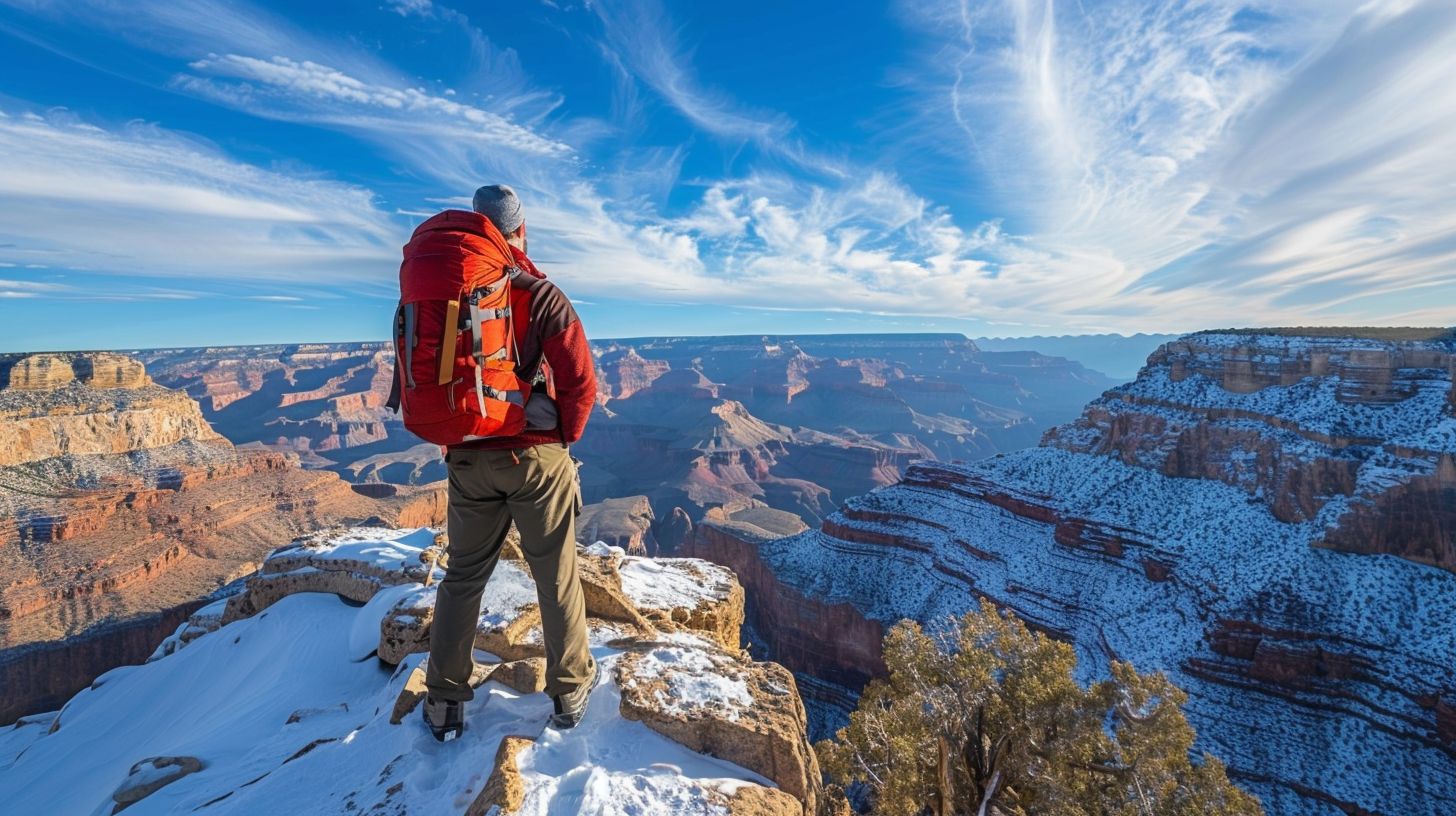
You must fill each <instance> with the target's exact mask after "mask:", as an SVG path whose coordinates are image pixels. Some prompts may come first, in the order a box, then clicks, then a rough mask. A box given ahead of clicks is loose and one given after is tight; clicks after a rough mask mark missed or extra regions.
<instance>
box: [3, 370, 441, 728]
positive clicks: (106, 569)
mask: <svg viewBox="0 0 1456 816" xmlns="http://www.w3.org/2000/svg"><path fill="white" fill-rule="evenodd" d="M0 381H3V382H5V383H7V387H6V388H4V389H3V390H0V545H3V547H0V649H3V650H4V651H3V652H0V684H3V685H4V687H5V689H6V694H5V699H4V701H3V706H0V721H9V720H12V719H14V717H15V716H18V715H19V714H23V713H26V712H28V711H33V710H35V708H36V707H37V706H44V705H47V704H53V703H54V702H55V701H56V700H57V699H58V698H59V699H64V698H65V696H68V695H69V694H71V693H73V692H74V691H75V690H76V688H78V687H80V686H84V685H85V684H86V683H88V682H90V681H91V678H93V677H94V676H95V675H96V674H99V673H100V672H102V671H104V670H106V669H108V668H110V667H112V666H114V665H118V664H120V663H124V662H128V661H134V660H139V659H141V658H143V657H145V656H146V653H147V652H149V651H150V650H151V648H152V647H153V646H155V644H156V642H157V641H158V640H160V639H161V637H162V636H164V635H165V631H164V630H165V629H168V628H170V627H171V626H173V625H175V617H176V616H177V615H179V614H185V613H186V612H187V611H190V609H192V608H194V606H195V603H196V599H198V598H199V597H201V596H203V595H206V594H207V593H209V592H212V591H213V590H216V589H217V588H218V587H220V586H222V585H224V584H226V583H228V582H229V581H232V580H234V579H236V578H238V577H240V576H242V575H244V574H246V573H248V572H250V571H252V570H253V569H255V568H256V566H257V564H258V562H259V561H260V560H261V559H262V557H263V556H264V555H265V554H266V553H267V551H268V548H269V546H270V542H271V541H276V540H277V538H278V537H280V536H291V535H294V534H296V533H298V532H300V531H304V530H308V529H313V528H316V527H318V526H321V525H326V524H332V523H336V522H338V521H342V520H349V519H352V520H357V521H363V520H365V519H369V518H379V519H386V520H390V521H395V522H402V523H434V522H435V521H437V520H438V519H440V518H441V517H442V516H441V513H442V510H443V502H442V500H441V497H440V495H439V490H438V489H433V488H431V489H426V488H405V489H402V490H396V491H395V495H392V496H389V497H383V498H380V497H368V496H365V495H361V494H360V493H358V492H356V491H354V490H351V489H350V487H349V485H348V484H346V483H345V482H343V481H342V480H340V479H339V478H338V477H337V476H335V475H334V474H332V473H327V472H320V471H308V470H303V469H301V468H299V467H298V463H297V460H296V459H295V458H293V457H290V456H288V455H286V454H283V453H277V452H272V451H264V450H240V449H236V448H234V447H233V446H232V444H231V443H230V442H228V441H227V440H226V439H224V438H222V437H221V436H219V435H218V434H217V433H216V432H214V431H213V429H212V428H211V426H210V425H209V423H208V422H207V420H206V419H205V418H204V417H203V415H202V412H201V410H200V409H199V407H198V404H197V403H196V402H194V401H193V400H192V399H190V398H189V397H188V396H187V395H186V394H183V393H180V392H177V391H172V390H169V389H167V388H164V387H161V386H159V385H155V384H153V383H152V382H151V380H150V378H149V377H148V376H147V374H146V371H145V370H144V369H143V367H142V366H141V364H139V363H137V362H136V361H135V360H134V359H132V358H130V357H127V356H125V355H118V354H109V353H67V354H33V355H10V356H6V357H0ZM103 622H104V623H105V624H106V625H105V626H104V627H101V628H96V627H98V625H99V624H102V623H103ZM93 628H96V630H95V631H92V630H93ZM58 639H64V640H63V641H61V642H58V643H47V642H51V641H57V640H58ZM41 643H47V645H44V646H40V645H36V646H28V647H27V648H24V649H19V648H18V647H21V646H26V645H27V644H41Z"/></svg>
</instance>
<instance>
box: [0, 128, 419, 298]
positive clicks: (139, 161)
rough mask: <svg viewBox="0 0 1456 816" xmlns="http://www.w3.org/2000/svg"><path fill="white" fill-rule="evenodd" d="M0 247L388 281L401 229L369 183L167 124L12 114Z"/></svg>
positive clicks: (274, 274) (141, 270) (106, 264)
mask: <svg viewBox="0 0 1456 816" xmlns="http://www.w3.org/2000/svg"><path fill="white" fill-rule="evenodd" d="M0 244H3V245H5V247H4V248H0V257H6V259H7V262H23V261H25V260H28V259H30V258H31V257H33V256H35V255H37V254H40V255H44V256H45V258H46V259H47V263H48V264H49V265H51V266H65V267H70V268H74V269H89V270H95V271H100V272H126V273H132V274H141V275H161V276H194V277H202V278H223V279H238V278H257V279H282V280H296V279H299V278H300V277H303V278H305V279H307V278H312V279H335V280H337V279H341V278H347V277H361V278H365V279H368V278H375V279H378V280H384V279H387V278H388V275H389V273H390V272H391V271H392V269H391V262H392V260H393V258H394V257H395V253H396V252H397V248H396V247H397V244H398V228H397V227H396V226H395V225H394V224H393V223H392V222H391V220H390V219H389V217H388V216H387V215H385V214H384V213H381V212H380V211H379V210H378V209H376V207H375V205H374V201H373V196H372V195H371V194H370V193H369V191H367V190H364V189H361V188H358V187H354V186H351V185H346V184H340V183H337V182H330V181H324V180H318V179H308V178H298V177H295V176H290V175H284V174H281V173H276V172H272V171H268V170H263V169H261V168H258V167H255V166H252V165H248V164H243V163H240V162H237V161H234V160H232V159H229V158H227V157H226V156H223V155H222V154H220V153H219V152H217V151H216V150H215V149H213V148H211V147H209V146H208V145H206V144H203V143H200V142H196V141H192V140H189V139H187V138H185V137H184V136H182V135H180V134H177V133H175V132H170V131H167V130H164V129H162V128H158V127H155V126H149V125H143V124H135V123H133V124H131V125H128V126H126V127H122V128H118V129H115V130H105V129H102V128H99V127H96V126H94V125H92V124H89V123H85V122H82V121H79V120H76V119H74V118H73V117H69V116H66V115H64V114H59V113H53V114H50V115H48V116H43V117H41V116H34V117H32V116H10V117H6V118H3V119H0Z"/></svg>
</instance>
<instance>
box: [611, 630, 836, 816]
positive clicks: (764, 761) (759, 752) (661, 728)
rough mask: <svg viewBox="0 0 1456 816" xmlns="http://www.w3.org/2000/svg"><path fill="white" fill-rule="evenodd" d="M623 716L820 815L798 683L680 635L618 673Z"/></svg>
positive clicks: (631, 655)
mask: <svg viewBox="0 0 1456 816" xmlns="http://www.w3.org/2000/svg"><path fill="white" fill-rule="evenodd" d="M616 681H617V685H618V686H619V687H620V688H621V694H622V703H621V711H622V716H624V717H626V718H627V719H630V720H638V721H640V722H642V723H644V724H645V725H647V726H648V727H649V728H651V729H652V730H654V731H656V732H658V733H660V734H662V735H664V736H666V737H669V738H670V739H673V740H676V741H677V742H679V743H681V744H683V745H685V746H687V747H688V748H691V749H693V750H694V751H698V752H700V753H705V754H710V755H712V756H716V757H718V758H720V759H725V760H728V761H729V762H733V763H736V764H738V765H741V766H743V767H745V768H748V769H749V770H751V771H754V772H756V773H759V774H762V775H763V776H765V777H767V778H769V779H772V780H773V781H774V782H775V783H776V784H778V786H779V787H780V788H781V789H782V790H783V791H784V792H785V793H787V794H789V795H790V796H792V797H794V798H795V799H797V800H798V801H799V802H802V803H803V807H804V812H805V813H814V812H816V810H817V807H818V800H819V792H820V774H819V764H818V761H817V760H816V759H815V757H814V752H813V750H812V749H811V748H810V747H809V739H808V728H809V726H808V718H807V716H806V715H805V711H804V706H803V703H802V702H800V700H799V696H798V687H797V685H796V684H795V682H794V676H793V675H792V674H791V673H790V672H789V671H788V670H787V669H785V668H783V667H782V666H779V665H777V664H775V663H748V662H746V661H743V660H742V659H740V658H738V657H737V656H735V655H731V654H728V653H725V652H722V651H720V650H718V649H717V648H715V647H714V646H712V645H711V644H709V643H708V642H706V641H704V640H702V639H700V638H695V637H691V636H678V637H674V638H672V639H671V640H667V641H660V642H658V643H655V644H649V643H644V644H641V645H640V646H639V647H637V648H636V649H633V650H631V651H628V652H627V653H626V654H625V655H623V656H622V658H621V660H620V661H619V662H618V663H617V667H616Z"/></svg>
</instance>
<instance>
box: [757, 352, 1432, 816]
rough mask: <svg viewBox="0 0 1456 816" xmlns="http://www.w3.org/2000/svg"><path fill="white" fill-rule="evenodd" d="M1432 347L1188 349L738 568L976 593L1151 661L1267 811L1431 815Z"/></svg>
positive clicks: (806, 590)
mask: <svg viewBox="0 0 1456 816" xmlns="http://www.w3.org/2000/svg"><path fill="white" fill-rule="evenodd" d="M1453 352H1456V349H1453V344H1452V342H1451V341H1450V340H1430V341H1409V340H1407V341H1392V340H1383V339H1358V338H1356V339H1349V338H1305V337H1291V336H1287V335H1280V334H1211V335H1194V336H1191V337H1189V338H1184V339H1183V340H1180V341H1178V342H1175V343H1171V344H1168V345H1167V346H1165V347H1164V348H1163V349H1161V350H1160V351H1159V352H1158V353H1156V354H1154V355H1153V357H1152V358H1150V360H1149V365H1148V366H1147V367H1146V368H1144V369H1143V371H1142V373H1141V374H1140V375H1139V377H1138V379H1137V381H1136V382H1134V383H1131V384H1129V385H1126V386H1123V387H1120V388H1118V389H1114V390H1113V391H1111V392H1108V394H1106V395H1105V396H1104V397H1103V398H1101V399H1099V400H1097V401H1096V402H1094V403H1093V404H1091V405H1089V406H1088V408H1087V411H1086V412H1085V413H1084V415H1083V417H1082V418H1081V419H1079V420H1078V421H1077V422H1075V423H1072V424H1071V425H1068V426H1065V427H1063V428H1060V429H1057V430H1055V431H1053V432H1051V433H1050V434H1048V437H1047V440H1046V441H1045V442H1044V446H1043V447H1040V448H1035V449H1030V450H1026V451H1021V452H1018V453H1015V454H1009V455H1005V456H998V457H994V458H991V459H987V460H983V461H981V462H977V463H974V464H969V465H942V464H930V463H921V464H920V465H917V466H915V467H913V468H912V469H911V470H910V471H909V472H908V473H907V474H906V477H905V479H904V481H903V482H902V483H901V484H899V485H896V486H894V487H889V488H885V489H882V490H878V491H875V492H873V493H870V494H868V495H865V496H862V497H859V498H857V499H853V500H850V501H849V502H846V503H845V505H844V506H843V507H842V508H841V510H840V512H839V513H837V514H836V515H834V516H833V517H831V518H830V519H828V520H827V521H826V522H825V523H824V525H823V528H822V529H821V530H816V531H812V532H807V533H804V534H801V535H799V536H796V537H793V538H789V539H783V540H779V541H774V542H768V543H762V544H760V545H758V549H757V552H758V558H760V559H761V560H762V562H763V564H764V566H766V567H767V568H768V569H769V570H771V572H772V574H773V575H774V576H775V577H776V580H778V581H780V582H782V583H783V584H784V585H787V586H789V587H792V588H793V589H796V590H798V591H800V592H802V593H803V594H804V595H806V596H807V597H808V598H809V599H812V601H814V602H816V603H818V604H822V605H832V604H838V603H848V604H851V605H852V606H853V607H854V608H856V609H858V610H859V612H860V613H862V614H863V615H864V616H866V617H867V618H870V619H873V620H878V621H882V622H884V623H886V624H889V623H892V622H894V621H895V620H898V619H900V618H904V617H911V618H917V619H920V620H923V621H930V620H934V619H936V618H938V617H941V616H944V615H946V614H951V613H960V612H964V611H965V610H967V609H968V608H970V607H971V606H972V605H973V604H974V603H975V600H974V599H975V596H977V595H980V596H986V597H990V598H992V599H994V600H995V601H997V602H998V603H1001V604H1003V605H1005V606H1007V607H1010V608H1012V609H1014V610H1015V611H1016V612H1018V613H1019V614H1021V615H1022V616H1023V617H1025V618H1027V619H1028V620H1030V621H1031V622H1033V623H1035V624H1036V625H1039V626H1041V627H1044V628H1046V629H1048V630H1051V631H1054V632H1057V633H1060V634H1061V635H1063V636H1065V637H1066V638H1068V639H1069V640H1071V641H1072V642H1074V643H1075V644H1076V646H1077V649H1078V653H1079V656H1080V658H1081V668H1082V670H1083V672H1084V673H1085V674H1086V675H1087V676H1088V677H1089V678H1090V677H1091V676H1093V675H1097V674H1101V673H1105V671H1106V668H1107V665H1108V661H1109V660H1111V659H1114V658H1120V659H1124V660H1130V661H1131V662H1133V663H1134V664H1136V665H1137V666H1138V667H1139V668H1141V669H1144V670H1151V669H1161V670H1164V671H1167V672H1168V673H1169V674H1170V675H1171V676H1172V678H1173V679H1174V680H1175V681H1176V682H1177V683H1178V684H1179V685H1181V686H1183V687H1184V688H1185V689H1187V690H1188V692H1189V693H1190V695H1191V699H1190V702H1189V704H1188V712H1189V716H1190V719H1191V721H1192V723H1193V724H1194V726H1195V727H1196V728H1197V729H1198V732H1199V735H1200V746H1201V747H1202V748H1204V749H1206V750H1208V751H1211V752H1212V753H1214V754H1216V755H1218V756H1219V757H1221V758H1222V759H1224V760H1225V761H1227V762H1228V763H1229V765H1230V766H1231V769H1232V771H1233V773H1234V776H1235V778H1236V779H1237V780H1238V781H1240V782H1241V783H1243V784H1245V785H1247V786H1249V787H1250V788H1251V789H1252V790H1254V791H1255V792H1256V793H1258V794H1259V795H1260V796H1261V797H1263V799H1264V801H1265V804H1266V807H1267V808H1268V810H1269V812H1271V813H1278V814H1286V813H1287V814H1330V815H1331V816H1335V815H1336V814H1342V813H1343V814H1352V813H1362V814H1390V815H1391V816H1395V815H1396V814H1399V815H1400V816H1420V815H1422V814H1425V815H1427V816H1447V815H1448V814H1451V813H1456V679H1453V675H1452V667H1453V666H1456V573H1453V571H1452V570H1453V569H1456V559H1453V557H1452V553H1453V551H1456V459H1453V457H1456V418H1453V410H1456V408H1453V406H1456V391H1453V385H1452V371H1453V368H1456V362H1453V360H1456V357H1453ZM740 570H742V568H740ZM744 574H748V573H747V572H745V573H744ZM753 588H754V587H753V586H752V585H751V586H750V589H751V590H752V589H753ZM770 640H772V636H771V637H770ZM783 657H784V659H787V658H788V656H787V655H784V656H783ZM811 657H812V655H811ZM794 668H796V669H798V670H801V671H802V670H804V669H805V668H806V667H804V666H794ZM826 668H828V669H834V668H837V667H834V666H828V667H826ZM810 670H812V668H810Z"/></svg>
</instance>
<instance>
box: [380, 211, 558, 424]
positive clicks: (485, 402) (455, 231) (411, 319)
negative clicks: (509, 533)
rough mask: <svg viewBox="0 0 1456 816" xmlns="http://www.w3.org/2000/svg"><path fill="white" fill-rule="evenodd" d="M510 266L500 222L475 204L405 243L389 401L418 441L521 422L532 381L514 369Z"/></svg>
mask: <svg viewBox="0 0 1456 816" xmlns="http://www.w3.org/2000/svg"><path fill="white" fill-rule="evenodd" d="M518 272H519V270H518V269H517V268H516V265H515V262H514V260H513V256H512V254H511V248H510V246H509V245H508V244H506V241H505V238H503V237H502V236H501V234H500V230H497V229H496V227H495V225H494V224H492V223H491V222H490V219H488V218H486V217H485V216H483V215H480V214H478V213H474V212H465V211H463V210H446V211H445V212H442V213H440V214H439V215H436V216H434V217H433V218H430V219H429V220H428V221H426V222H425V223H423V224H421V225H420V226H419V228H418V229H416V230H415V232H414V235H412V236H411V237H410V242H409V243H408V244H406V245H405V247H404V263H402V264H400V267H399V308H398V309H397V310H396V311H395V314H394V353H395V377H394V380H395V381H394V386H393V388H394V392H395V393H394V394H393V395H391V398H390V399H391V402H390V404H391V406H392V407H397V408H399V409H400V411H401V413H402V414H403V416H404V426H405V428H406V429H408V430H409V431H411V432H413V433H414V434H415V435H416V436H418V437H420V438H421V439H423V440H425V441H426V442H433V443H435V444H438V445H456V444H459V443H461V442H468V441H470V440H473V439H483V438H486V437H491V436H514V435H516V434H518V433H520V432H521V431H523V430H525V427H526V400H527V399H529V398H530V394H531V387H530V384H529V383H527V382H526V381H524V380H522V379H521V378H520V376H519V375H518V374H517V372H516V364H517V362H518V361H519V354H518V352H517V346H516V336H517V333H516V327H515V319H514V317H513V315H512V313H511V312H512V309H511V300H512V298H511V279H512V277H514V275H515V274H517V273H518ZM526 318H527V316H526V315H520V319H521V320H523V321H524V320H525V319H526Z"/></svg>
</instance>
